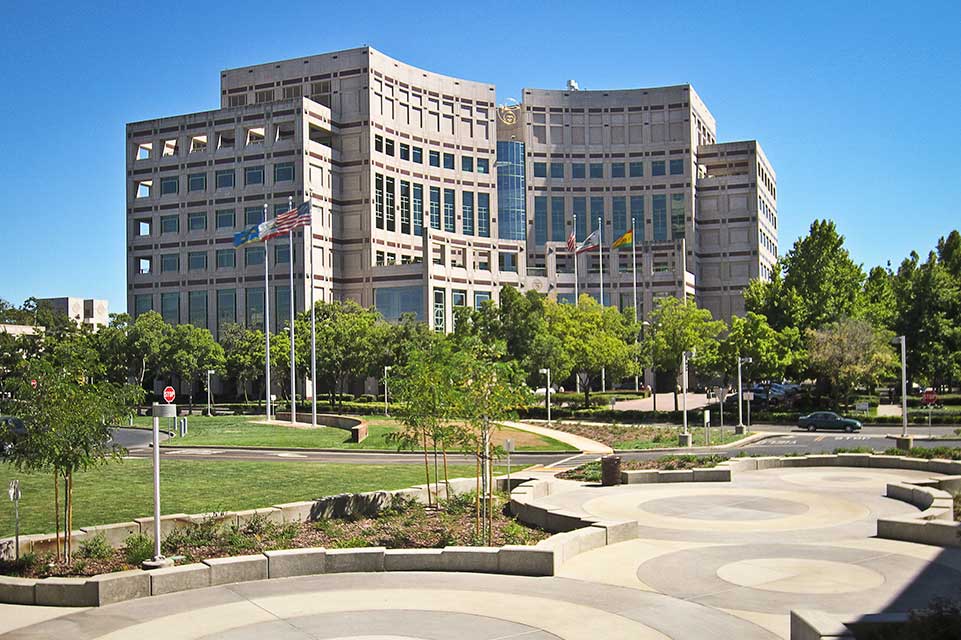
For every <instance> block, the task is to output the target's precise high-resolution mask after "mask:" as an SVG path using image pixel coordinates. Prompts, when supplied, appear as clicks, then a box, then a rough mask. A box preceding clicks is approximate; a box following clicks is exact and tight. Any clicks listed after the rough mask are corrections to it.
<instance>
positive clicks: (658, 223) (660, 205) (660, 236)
mask: <svg viewBox="0 0 961 640" xmlns="http://www.w3.org/2000/svg"><path fill="white" fill-rule="evenodd" d="M651 218H652V221H653V227H654V242H663V241H664V240H667V196H665V195H656V196H653V197H652V198H651Z"/></svg>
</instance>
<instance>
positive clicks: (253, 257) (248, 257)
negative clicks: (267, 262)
mask: <svg viewBox="0 0 961 640" xmlns="http://www.w3.org/2000/svg"><path fill="white" fill-rule="evenodd" d="M263 263H264V248H263V246H259V247H247V248H246V249H244V264H245V265H246V266H248V267H255V266H259V265H262V264H263Z"/></svg>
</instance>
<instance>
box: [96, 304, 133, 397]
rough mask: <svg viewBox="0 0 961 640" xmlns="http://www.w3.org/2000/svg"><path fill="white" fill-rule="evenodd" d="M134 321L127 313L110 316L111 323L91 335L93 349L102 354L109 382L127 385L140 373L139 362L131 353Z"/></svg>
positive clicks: (101, 357)
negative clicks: (131, 334)
mask: <svg viewBox="0 0 961 640" xmlns="http://www.w3.org/2000/svg"><path fill="white" fill-rule="evenodd" d="M132 329H133V321H132V320H131V318H130V316H128V315H127V314H126V313H119V314H113V313H112V314H110V322H109V323H107V325H106V326H103V327H100V328H99V329H98V330H97V331H96V333H93V334H91V336H90V341H91V343H92V345H93V348H94V349H95V350H96V351H97V353H99V354H100V359H101V361H102V362H103V367H104V371H105V374H106V376H107V380H109V381H110V382H113V383H114V384H126V383H127V382H130V381H131V380H134V379H135V376H136V375H138V374H139V373H140V371H139V367H138V366H137V365H138V364H139V362H138V361H137V359H136V358H135V357H134V356H133V354H132V352H131V339H130V333H131V330H132Z"/></svg>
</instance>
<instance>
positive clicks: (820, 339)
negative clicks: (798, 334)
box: [807, 318, 898, 407]
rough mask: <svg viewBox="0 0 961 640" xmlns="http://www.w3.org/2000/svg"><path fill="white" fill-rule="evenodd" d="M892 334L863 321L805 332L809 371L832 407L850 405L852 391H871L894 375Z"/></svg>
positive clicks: (838, 322) (841, 322) (854, 320)
mask: <svg viewBox="0 0 961 640" xmlns="http://www.w3.org/2000/svg"><path fill="white" fill-rule="evenodd" d="M893 337H894V334H893V333H892V332H890V331H887V330H884V329H876V328H875V327H873V326H872V325H871V323H870V322H868V321H867V320H863V319H856V318H845V319H843V320H839V321H837V322H832V323H830V324H828V325H826V326H825V327H824V328H822V329H809V330H808V332H807V342H808V353H809V357H810V361H811V367H812V368H813V370H814V372H815V373H816V375H817V376H818V383H819V384H825V385H826V386H827V387H828V392H829V395H830V397H831V398H832V402H833V404H834V406H835V407H839V406H840V405H841V403H842V402H843V403H844V404H846V405H847V404H850V399H851V396H852V394H853V393H854V391H855V389H856V388H858V387H867V388H869V389H873V388H874V387H875V386H877V384H878V382H879V381H880V380H881V379H882V378H883V377H885V376H889V375H891V374H893V373H894V371H895V369H896V367H897V362H898V359H897V357H896V356H895V353H894V348H893V347H892V345H891V339H892V338H893Z"/></svg>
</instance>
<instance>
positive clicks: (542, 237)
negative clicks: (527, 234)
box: [534, 196, 547, 244]
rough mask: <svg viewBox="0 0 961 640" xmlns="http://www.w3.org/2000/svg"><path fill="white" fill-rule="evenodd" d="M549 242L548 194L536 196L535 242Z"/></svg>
mask: <svg viewBox="0 0 961 640" xmlns="http://www.w3.org/2000/svg"><path fill="white" fill-rule="evenodd" d="M545 242H547V196H534V243H535V244H544V243H545Z"/></svg>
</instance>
